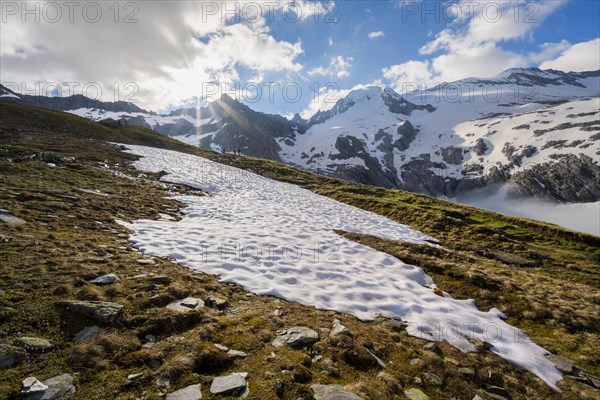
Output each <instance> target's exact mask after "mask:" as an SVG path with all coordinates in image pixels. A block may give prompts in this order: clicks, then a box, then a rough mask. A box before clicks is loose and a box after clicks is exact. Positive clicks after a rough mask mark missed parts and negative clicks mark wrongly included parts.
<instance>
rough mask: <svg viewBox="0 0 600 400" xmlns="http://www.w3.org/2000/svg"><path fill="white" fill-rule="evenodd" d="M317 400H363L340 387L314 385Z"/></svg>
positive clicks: (313, 389)
mask: <svg viewBox="0 0 600 400" xmlns="http://www.w3.org/2000/svg"><path fill="white" fill-rule="evenodd" d="M310 388H311V389H312V391H313V392H314V393H315V400H363V399H362V397H358V396H357V395H355V394H354V393H351V392H349V391H347V390H346V389H344V388H343V387H342V386H339V385H312V386H311V387H310Z"/></svg>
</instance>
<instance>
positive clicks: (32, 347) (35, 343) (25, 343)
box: [13, 336, 53, 351]
mask: <svg viewBox="0 0 600 400" xmlns="http://www.w3.org/2000/svg"><path fill="white" fill-rule="evenodd" d="M13 344H14V345H15V346H19V347H23V348H25V349H26V350H29V351H45V350H50V349H51V348H52V347H53V345H52V343H50V341H48V340H47V339H43V338H38V337H29V336H22V337H20V338H17V339H15V341H14V343H13Z"/></svg>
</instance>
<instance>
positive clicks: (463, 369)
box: [458, 367, 475, 376]
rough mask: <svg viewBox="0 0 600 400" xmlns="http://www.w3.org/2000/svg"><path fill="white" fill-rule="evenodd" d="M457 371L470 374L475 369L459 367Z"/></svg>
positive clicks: (473, 373)
mask: <svg viewBox="0 0 600 400" xmlns="http://www.w3.org/2000/svg"><path fill="white" fill-rule="evenodd" d="M458 372H460V373H461V374H463V375H470V376H474V375H475V371H474V370H473V369H472V368H466V367H461V368H459V369H458Z"/></svg>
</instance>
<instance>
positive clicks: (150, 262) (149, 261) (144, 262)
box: [137, 258, 156, 265]
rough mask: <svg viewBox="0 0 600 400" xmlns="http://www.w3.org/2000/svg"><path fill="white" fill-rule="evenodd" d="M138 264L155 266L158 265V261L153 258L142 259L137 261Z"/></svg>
mask: <svg viewBox="0 0 600 400" xmlns="http://www.w3.org/2000/svg"><path fill="white" fill-rule="evenodd" d="M137 262H138V264H142V265H154V264H156V261H154V260H153V259H151V258H140V259H139V260H137Z"/></svg>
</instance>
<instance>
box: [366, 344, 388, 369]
mask: <svg viewBox="0 0 600 400" xmlns="http://www.w3.org/2000/svg"><path fill="white" fill-rule="evenodd" d="M365 350H367V352H368V353H369V354H370V355H371V356H372V357H373V359H374V360H375V361H377V364H379V366H380V367H381V368H385V367H386V365H385V363H384V362H383V360H382V359H381V358H379V357H377V356H376V355H375V353H373V352H372V351H371V350H369V349H368V348H366V347H365Z"/></svg>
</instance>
